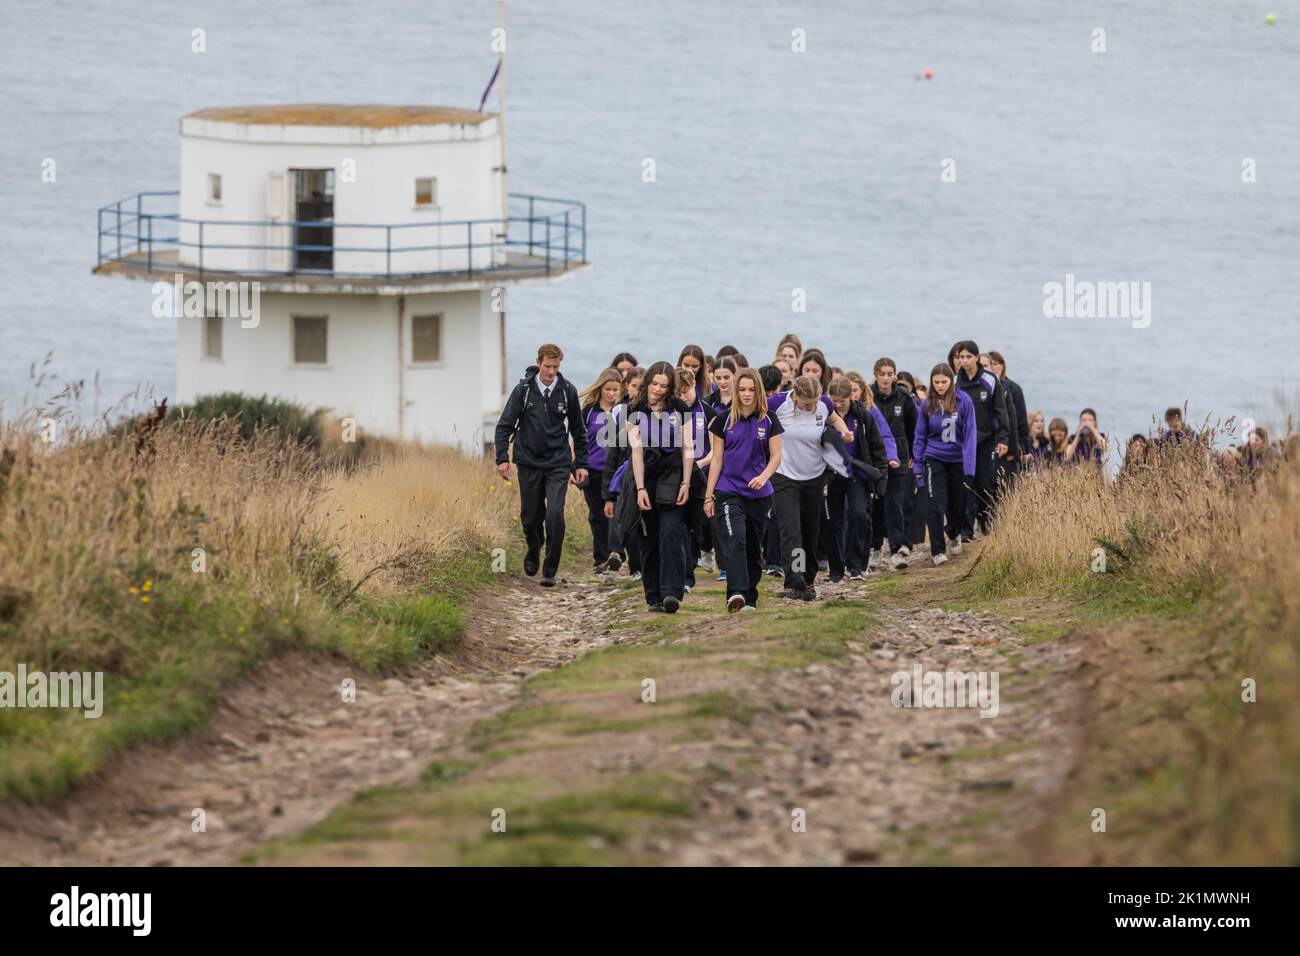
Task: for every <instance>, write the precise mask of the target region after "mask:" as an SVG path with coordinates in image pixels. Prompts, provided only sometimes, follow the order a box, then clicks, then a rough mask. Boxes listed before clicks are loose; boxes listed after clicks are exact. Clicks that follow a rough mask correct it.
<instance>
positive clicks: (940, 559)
mask: <svg viewBox="0 0 1300 956" xmlns="http://www.w3.org/2000/svg"><path fill="white" fill-rule="evenodd" d="M947 560H948V555H946V554H936V555H932V556H931V558H930V563H931V564H933V565H934V566H935V567H936V568H937V567H938V566H939V565H941V564H944V563H946V562H947Z"/></svg>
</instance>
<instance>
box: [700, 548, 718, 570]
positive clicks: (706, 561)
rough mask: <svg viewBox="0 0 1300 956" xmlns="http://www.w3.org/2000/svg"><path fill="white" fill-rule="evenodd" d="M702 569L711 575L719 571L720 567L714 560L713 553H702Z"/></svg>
mask: <svg viewBox="0 0 1300 956" xmlns="http://www.w3.org/2000/svg"><path fill="white" fill-rule="evenodd" d="M700 567H702V568H703V569H704V570H705V571H708V572H709V573H713V572H715V571H717V570H718V565H717V563H716V562H715V561H714V560H713V552H712V551H702V552H700Z"/></svg>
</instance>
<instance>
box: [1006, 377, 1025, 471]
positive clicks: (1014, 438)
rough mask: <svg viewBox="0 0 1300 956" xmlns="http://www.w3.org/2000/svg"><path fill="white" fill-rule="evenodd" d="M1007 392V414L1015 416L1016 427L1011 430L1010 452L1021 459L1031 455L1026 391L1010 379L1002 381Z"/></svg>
mask: <svg viewBox="0 0 1300 956" xmlns="http://www.w3.org/2000/svg"><path fill="white" fill-rule="evenodd" d="M1002 387H1003V388H1004V389H1006V390H1007V413H1008V414H1014V415H1015V419H1016V425H1015V427H1014V428H1012V429H1010V433H1011V443H1010V446H1009V447H1008V449H1007V450H1008V451H1009V452H1010V453H1011V454H1013V455H1015V456H1016V457H1017V458H1019V457H1020V456H1021V455H1027V454H1029V411H1028V409H1026V408H1025V390H1024V389H1022V388H1021V387H1020V386H1019V385H1017V384H1016V383H1015V382H1013V381H1011V379H1009V378H1004V379H1003V380H1002Z"/></svg>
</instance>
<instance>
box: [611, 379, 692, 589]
mask: <svg viewBox="0 0 1300 956" xmlns="http://www.w3.org/2000/svg"><path fill="white" fill-rule="evenodd" d="M676 387H677V370H676V369H675V368H674V367H673V366H672V365H671V364H670V363H668V362H655V363H654V364H653V365H651V366H650V367H649V368H648V369H646V373H645V382H644V387H643V388H642V389H641V393H640V395H639V396H638V398H637V402H636V404H635V405H634V406H632V409H631V411H630V412H629V414H628V421H627V426H626V427H627V439H628V446H629V449H630V451H631V462H632V467H631V472H632V478H633V482H634V487H635V488H636V508H637V511H638V515H637V518H638V520H636V521H635V522H634V527H635V529H636V533H637V540H638V542H639V543H640V546H641V585H642V587H643V589H644V591H645V599H646V605H647V606H648V607H649V609H650V610H651V611H661V612H667V613H668V614H674V613H676V612H677V609H678V608H679V607H681V603H682V597H683V595H684V594H685V586H686V560H687V558H686V552H687V548H688V547H689V541H688V540H687V533H686V509H685V505H686V503H687V501H688V500H689V498H690V488H691V478H690V476H691V467H692V445H693V441H694V439H693V437H692V435H691V421H690V416H689V414H688V410H687V408H686V406H685V405H683V404H682V402H681V400H680V399H679V398H678V397H677V395H676Z"/></svg>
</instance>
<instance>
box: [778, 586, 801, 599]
mask: <svg viewBox="0 0 1300 956" xmlns="http://www.w3.org/2000/svg"><path fill="white" fill-rule="evenodd" d="M781 597H783V598H785V599H786V600H787V601H802V600H803V592H802V591H796V590H795V589H794V588H783V589H782V591H781Z"/></svg>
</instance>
